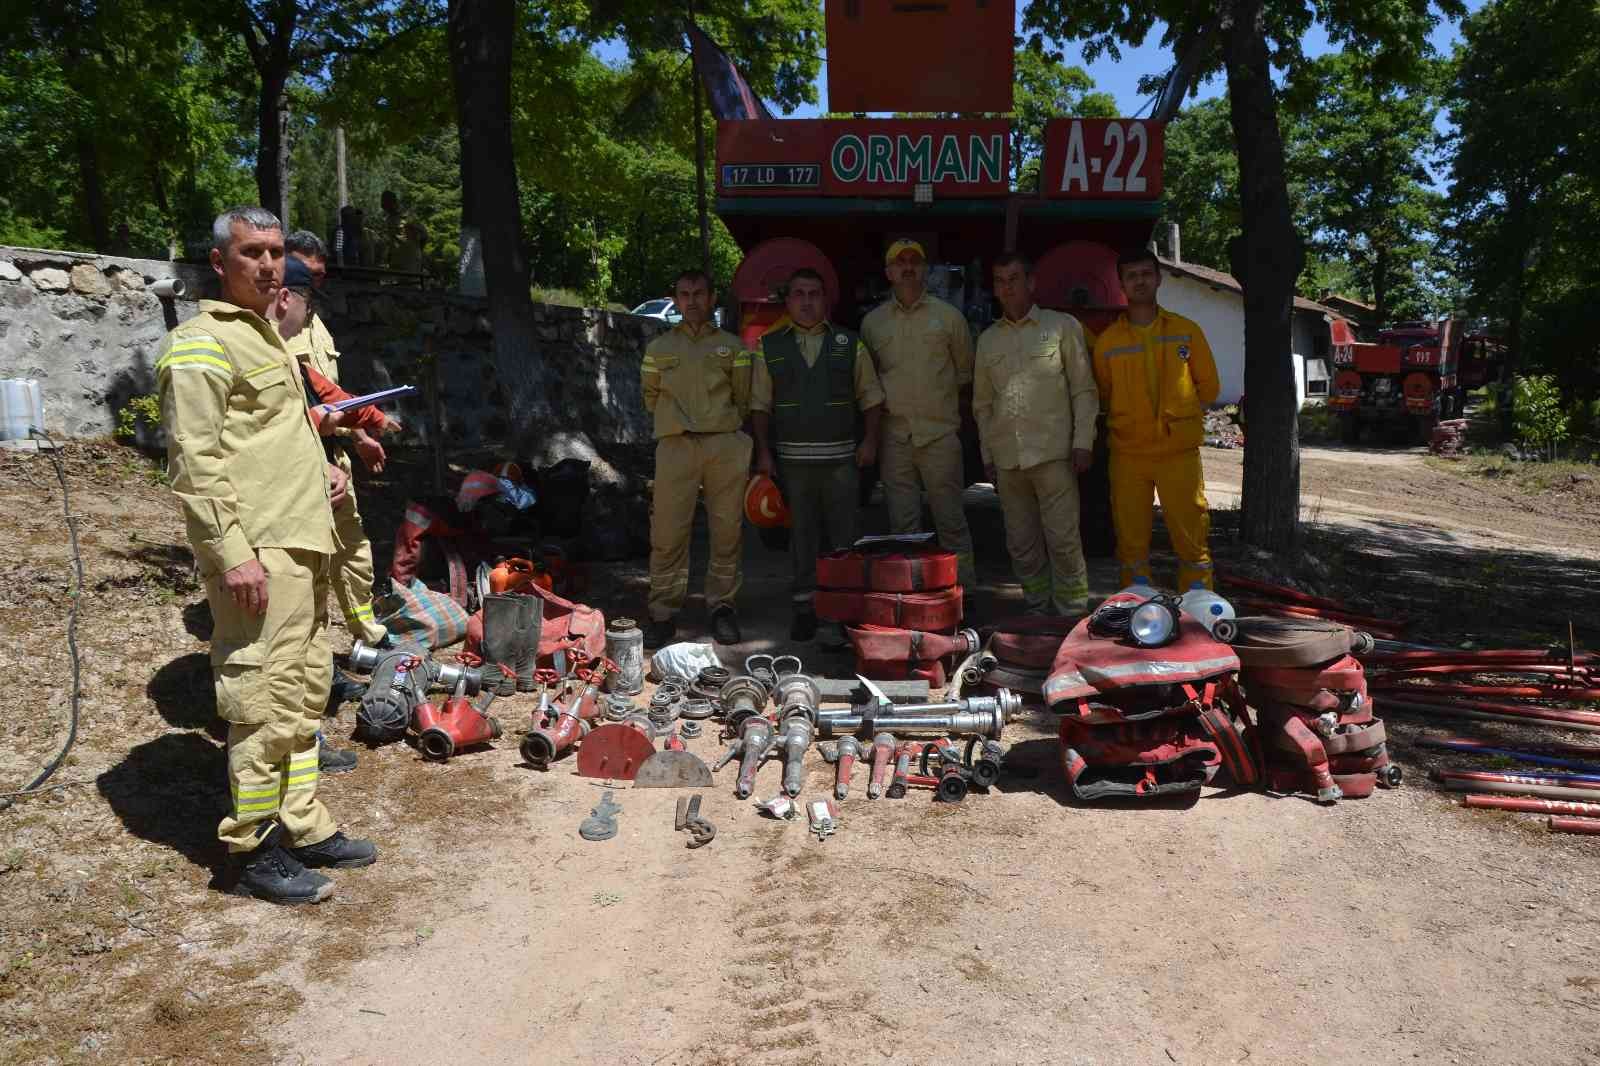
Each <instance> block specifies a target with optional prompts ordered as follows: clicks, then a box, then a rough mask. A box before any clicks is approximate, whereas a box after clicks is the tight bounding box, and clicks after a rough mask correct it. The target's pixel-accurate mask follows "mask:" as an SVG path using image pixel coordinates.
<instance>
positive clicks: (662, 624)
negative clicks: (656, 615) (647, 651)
mask: <svg viewBox="0 0 1600 1066" xmlns="http://www.w3.org/2000/svg"><path fill="white" fill-rule="evenodd" d="M677 635H678V624H677V623H676V622H674V621H673V620H672V619H670V618H660V619H657V620H656V621H654V622H651V623H650V624H649V625H647V626H645V627H644V646H645V647H646V648H663V647H666V646H667V645H668V644H671V643H672V638H673V637H675V636H677Z"/></svg>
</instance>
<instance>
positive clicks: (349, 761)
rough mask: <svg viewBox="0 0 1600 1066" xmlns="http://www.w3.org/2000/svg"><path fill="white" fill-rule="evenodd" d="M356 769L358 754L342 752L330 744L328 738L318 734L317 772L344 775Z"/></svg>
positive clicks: (347, 751)
mask: <svg viewBox="0 0 1600 1066" xmlns="http://www.w3.org/2000/svg"><path fill="white" fill-rule="evenodd" d="M355 768H356V753H355V752H353V751H349V750H340V749H339V748H335V747H332V746H331V745H329V743H328V738H327V737H325V736H323V735H322V734H321V733H318V734H317V772H318V773H324V774H342V773H345V772H347V771H350V770H354V769H355Z"/></svg>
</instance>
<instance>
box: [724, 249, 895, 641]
mask: <svg viewBox="0 0 1600 1066" xmlns="http://www.w3.org/2000/svg"><path fill="white" fill-rule="evenodd" d="M784 307H785V309H786V310H787V311H788V314H789V320H788V322H787V323H785V324H784V325H782V326H780V327H778V328H777V329H774V330H771V331H770V332H768V333H767V334H766V335H765V336H763V337H762V338H761V350H760V352H759V353H757V355H756V359H755V366H754V367H753V371H754V373H753V375H752V377H751V385H750V426H751V429H752V430H754V432H755V438H756V470H758V471H759V472H761V473H763V474H767V475H771V474H773V473H774V471H776V470H781V473H782V480H783V497H784V502H786V503H787V504H788V505H789V513H790V516H791V520H792V525H791V529H790V534H789V557H790V560H791V562H792V563H793V565H794V585H793V593H792V595H793V609H794V622H793V624H792V626H791V627H790V630H789V639H790V640H810V639H811V638H812V637H813V636H816V635H817V615H816V611H815V610H813V608H812V599H813V597H814V596H815V594H816V591H817V554H818V552H819V551H820V548H821V539H822V527H823V525H824V524H826V526H827V528H828V540H829V542H830V543H831V544H832V545H833V547H834V548H848V547H849V546H851V545H852V544H854V543H855V542H856V538H857V537H859V536H860V535H861V521H860V503H859V490H860V480H861V476H860V473H859V471H858V468H859V467H864V466H871V465H872V464H873V462H874V461H876V459H877V454H878V428H879V416H880V415H881V414H882V413H883V388H882V386H881V385H879V384H878V374H877V371H876V370H875V369H874V367H873V365H872V357H871V356H870V355H869V354H868V353H867V349H866V346H865V345H863V344H862V343H861V341H860V339H859V338H858V337H857V336H856V335H855V334H854V333H852V332H850V331H849V330H847V329H841V328H840V327H838V326H835V325H833V324H832V323H831V322H829V321H828V320H827V319H826V317H825V315H826V314H827V310H828V297H827V293H826V291H825V289H824V287H823V281H822V275H821V274H819V273H817V272H816V271H815V270H812V269H810V268H809V267H802V268H801V269H799V270H797V271H795V272H794V273H793V274H792V275H790V277H789V284H788V289H787V292H786V293H785V296H784ZM858 423H859V430H858ZM858 431H859V433H860V437H861V442H860V444H857V443H856V437H857V434H858ZM774 453H776V456H777V458H776V461H774V458H773V456H774ZM827 628H828V631H827V633H825V634H824V636H823V643H824V644H829V645H838V644H841V643H843V641H844V639H845V636H844V630H843V629H842V628H841V627H840V626H839V624H838V623H836V622H830V623H829V624H828V627H827Z"/></svg>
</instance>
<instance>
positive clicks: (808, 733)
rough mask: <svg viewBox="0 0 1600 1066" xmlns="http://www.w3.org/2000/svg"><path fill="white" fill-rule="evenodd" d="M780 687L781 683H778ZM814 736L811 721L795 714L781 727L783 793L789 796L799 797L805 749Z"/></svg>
mask: <svg viewBox="0 0 1600 1066" xmlns="http://www.w3.org/2000/svg"><path fill="white" fill-rule="evenodd" d="M778 684H779V685H782V684H783V682H782V681H780V682H778ZM815 736H816V727H815V726H813V725H812V724H811V719H809V718H806V717H805V716H803V715H800V714H795V715H793V716H792V717H790V718H789V720H788V721H787V722H785V723H784V726H783V791H784V792H786V793H788V794H789V795H790V796H798V795H800V788H801V786H802V785H803V784H804V783H805V775H806V767H805V758H806V749H807V748H809V747H810V746H811V740H812V738H813V737H815Z"/></svg>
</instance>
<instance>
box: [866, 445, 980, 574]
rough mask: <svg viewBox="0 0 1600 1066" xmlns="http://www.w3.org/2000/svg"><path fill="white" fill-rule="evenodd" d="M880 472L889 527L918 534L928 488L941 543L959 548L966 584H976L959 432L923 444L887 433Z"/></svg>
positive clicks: (879, 457)
mask: <svg viewBox="0 0 1600 1066" xmlns="http://www.w3.org/2000/svg"><path fill="white" fill-rule="evenodd" d="M878 472H879V474H880V475H881V476H882V477H883V495H884V501H885V502H886V503H887V504H888V506H889V532H891V533H916V532H919V531H920V530H921V529H922V496H923V493H927V496H928V509H929V510H931V511H932V512H933V528H934V529H935V530H936V531H937V532H938V534H939V545H940V547H942V548H944V550H945V551H950V552H955V555H956V562H957V564H958V565H959V567H960V580H961V584H962V585H964V586H965V587H967V588H969V589H970V588H974V587H975V586H976V585H977V583H978V577H977V573H976V571H975V570H974V569H973V560H972V534H971V532H969V531H968V529H967V512H966V510H965V509H964V508H963V507H962V505H961V493H962V490H963V489H965V488H966V484H965V481H966V478H965V477H964V476H963V474H962V464H961V438H960V436H958V435H957V434H955V433H947V434H945V435H944V436H942V437H940V438H939V439H938V440H936V441H931V442H929V443H927V444H924V445H923V446H922V447H920V448H919V447H917V446H916V445H914V444H912V443H911V441H910V440H901V439H897V438H896V435H895V434H893V433H885V434H884V435H883V445H882V447H881V449H880V451H879V455H878Z"/></svg>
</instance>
